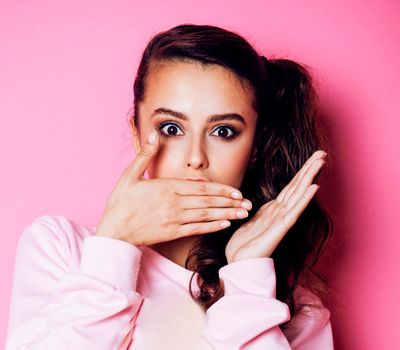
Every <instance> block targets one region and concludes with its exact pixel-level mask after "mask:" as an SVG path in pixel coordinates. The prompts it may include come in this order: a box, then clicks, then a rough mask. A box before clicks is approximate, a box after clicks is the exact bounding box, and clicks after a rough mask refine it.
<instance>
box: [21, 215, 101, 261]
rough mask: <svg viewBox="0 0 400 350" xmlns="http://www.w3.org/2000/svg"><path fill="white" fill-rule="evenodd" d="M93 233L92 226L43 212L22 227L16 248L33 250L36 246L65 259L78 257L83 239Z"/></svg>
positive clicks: (63, 216)
mask: <svg viewBox="0 0 400 350" xmlns="http://www.w3.org/2000/svg"><path fill="white" fill-rule="evenodd" d="M94 234H95V233H94V228H93V227H89V226H86V225H84V224H81V223H78V222H76V221H74V220H72V219H70V218H68V217H66V216H65V215H51V214H44V215H41V216H38V217H36V218H35V219H34V220H33V221H32V222H31V223H30V224H28V225H27V226H25V227H24V229H23V231H22V234H21V236H20V238H19V243H18V245H19V247H18V249H23V250H32V251H33V250H34V248H36V249H40V250H42V251H47V252H48V254H51V253H54V254H60V255H62V256H63V257H64V258H67V259H68V258H74V257H75V258H79V256H80V253H81V249H82V245H83V241H84V239H85V238H86V237H90V236H93V235H94ZM54 254H53V255H54Z"/></svg>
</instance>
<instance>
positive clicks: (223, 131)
mask: <svg viewBox="0 0 400 350" xmlns="http://www.w3.org/2000/svg"><path fill="white" fill-rule="evenodd" d="M216 130H217V131H218V132H217V134H218V136H219V137H221V138H222V139H225V140H231V139H234V138H235V137H236V136H238V135H239V132H238V131H237V130H236V129H235V128H232V127H230V126H219V127H218V128H217V129H216ZM229 132H230V133H229Z"/></svg>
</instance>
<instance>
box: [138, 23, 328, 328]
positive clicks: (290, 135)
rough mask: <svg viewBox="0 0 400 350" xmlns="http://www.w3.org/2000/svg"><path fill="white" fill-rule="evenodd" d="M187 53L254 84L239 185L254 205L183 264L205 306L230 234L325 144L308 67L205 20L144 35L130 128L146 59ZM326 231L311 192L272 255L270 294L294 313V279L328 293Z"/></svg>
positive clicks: (216, 288) (212, 298)
mask: <svg viewBox="0 0 400 350" xmlns="http://www.w3.org/2000/svg"><path fill="white" fill-rule="evenodd" d="M187 59H189V60H194V61H197V62H201V63H203V64H217V65H220V66H222V67H225V68H226V69H228V70H230V71H231V72H233V73H235V74H236V76H237V77H239V79H240V81H241V82H243V83H244V84H245V86H249V87H250V88H251V89H252V91H253V95H254V100H253V104H254V107H255V110H256V111H258V118H257V126H256V135H255V140H254V141H255V147H256V150H257V152H256V155H255V157H254V159H253V160H252V161H251V163H250V165H249V167H248V169H247V170H246V173H245V176H244V178H243V182H242V186H241V188H240V190H241V191H242V193H243V196H244V198H248V199H250V200H251V202H252V203H253V208H252V210H251V211H250V212H249V216H248V217H247V218H246V219H242V220H232V222H231V226H230V227H228V228H226V229H223V230H221V233H219V234H218V235H215V234H214V233H210V234H205V235H203V236H202V237H201V238H199V240H197V242H196V243H195V244H194V246H193V247H192V249H191V250H190V252H189V255H188V257H187V259H186V263H185V267H186V268H188V266H189V262H191V266H192V267H193V268H194V272H193V275H192V278H193V276H194V273H195V272H198V279H197V283H198V285H199V287H200V293H199V294H198V295H196V296H195V295H193V293H192V290H191V287H190V285H189V286H188V287H189V291H190V294H191V296H192V298H193V299H194V300H196V302H198V303H199V304H200V305H202V306H203V307H204V309H205V310H206V309H208V308H209V307H210V306H211V305H212V304H213V303H214V302H216V301H217V300H218V299H219V298H220V297H222V296H223V294H224V287H223V281H222V280H220V279H219V275H218V271H219V269H220V268H221V267H222V266H224V265H226V264H227V260H226V257H225V246H226V244H227V242H228V241H229V239H230V237H231V236H232V234H233V233H234V232H235V231H236V230H237V229H238V228H239V227H240V226H241V225H243V224H244V223H245V222H247V221H248V220H250V219H251V218H252V217H253V216H254V214H255V213H256V212H257V210H258V209H259V208H260V207H261V206H262V205H263V204H265V203H266V202H269V201H271V200H273V199H275V198H276V197H277V196H278V194H279V192H280V191H281V190H282V189H283V188H284V187H285V186H286V185H287V184H288V183H289V182H290V181H291V180H292V178H293V177H294V176H295V174H296V173H297V172H298V171H299V170H300V168H301V167H302V166H303V164H304V163H305V161H306V160H307V159H308V158H309V157H311V155H312V154H313V153H314V152H315V151H316V150H318V149H321V148H322V149H324V150H326V145H325V144H322V142H323V138H322V135H323V134H322V131H321V128H320V127H319V126H318V124H317V123H318V109H317V96H316V93H315V89H314V86H313V82H312V78H311V76H310V73H309V72H308V70H307V69H306V68H305V67H304V66H303V65H301V64H299V63H297V62H294V61H292V60H288V59H267V58H265V57H264V56H260V55H259V54H258V53H257V52H256V51H255V49H254V48H253V47H252V46H251V45H250V44H249V43H248V42H247V41H246V40H245V39H244V38H243V37H242V36H240V35H239V34H237V33H234V32H231V31H228V30H226V29H222V28H219V27H216V26H211V25H194V24H182V25H178V26H176V27H174V28H171V29H169V30H167V31H164V32H160V33H158V34H156V35H155V36H153V38H152V39H151V40H150V41H149V43H148V44H147V46H146V48H145V50H144V52H143V55H142V58H141V61H140V64H139V68H138V71H137V75H136V79H135V82H134V108H133V113H134V116H135V118H134V124H135V126H136V127H138V121H139V118H138V112H139V109H138V107H139V105H140V103H141V102H142V101H143V99H144V94H145V90H146V84H147V80H148V76H149V70H150V69H151V68H150V64H151V63H152V62H157V61H160V60H163V61H164V60H187ZM315 181H316V179H315ZM315 181H314V182H315ZM332 229H333V225H332V220H331V218H330V216H329V215H328V213H327V212H326V210H325V209H324V208H323V207H322V205H321V203H320V201H319V199H318V198H317V197H316V196H314V197H313V198H312V200H311V201H310V202H309V204H308V206H307V207H306V209H305V210H304V211H303V213H302V214H301V215H300V217H299V218H298V220H297V221H296V223H295V224H294V225H293V226H292V227H291V229H290V230H289V231H288V232H287V234H286V235H285V237H284V238H283V239H282V241H281V242H280V243H279V245H278V246H277V248H276V249H275V251H274V252H273V254H272V256H271V258H272V259H273V260H274V266H275V272H276V282H277V286H276V297H277V299H278V300H280V301H282V302H285V303H286V304H287V305H288V306H289V309H290V313H291V315H292V316H293V315H294V314H295V313H297V312H298V311H299V310H300V308H299V307H298V305H297V304H296V301H295V299H294V297H293V293H294V290H295V288H296V287H297V286H298V285H303V286H304V287H305V288H307V289H308V290H310V291H311V292H313V293H314V294H316V295H317V296H319V298H320V300H322V302H323V303H324V301H325V300H326V298H327V295H328V290H329V288H328V286H327V282H326V280H325V279H324V277H323V276H322V275H321V274H320V273H318V272H317V271H316V269H315V265H316V263H317V261H318V259H319V257H320V255H321V252H322V250H323V248H324V247H325V246H326V243H327V242H328V240H329V238H330V237H331V235H332ZM191 281H192V280H191ZM321 306H322V307H323V305H321ZM287 323H288V322H287ZM287 323H285V324H283V325H281V326H283V327H284V326H285V325H286V324H287Z"/></svg>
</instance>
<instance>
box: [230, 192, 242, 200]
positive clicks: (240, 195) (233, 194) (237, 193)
mask: <svg viewBox="0 0 400 350" xmlns="http://www.w3.org/2000/svg"><path fill="white" fill-rule="evenodd" d="M231 196H232V198H236V199H242V198H243V197H242V194H241V193H240V192H236V191H235V192H232V193H231Z"/></svg>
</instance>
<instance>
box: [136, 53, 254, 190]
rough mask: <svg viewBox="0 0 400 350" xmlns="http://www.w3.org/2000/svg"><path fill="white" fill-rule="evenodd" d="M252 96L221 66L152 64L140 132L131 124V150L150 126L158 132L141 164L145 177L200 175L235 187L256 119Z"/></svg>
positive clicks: (246, 159) (243, 168)
mask: <svg viewBox="0 0 400 350" xmlns="http://www.w3.org/2000/svg"><path fill="white" fill-rule="evenodd" d="M252 98H253V96H252V92H251V91H249V90H247V89H245V88H244V86H243V85H242V84H241V83H240V81H239V80H238V78H237V77H236V76H234V75H233V74H232V73H231V72H229V71H228V70H227V69H225V68H223V67H221V66H218V65H208V66H204V67H202V66H201V65H200V63H198V62H193V61H191V62H188V61H173V62H172V61H168V62H162V63H160V62H159V63H157V65H156V66H155V67H154V68H152V70H151V74H150V76H149V80H148V85H147V88H146V92H145V98H144V101H143V102H142V103H141V105H140V106H139V116H140V117H139V118H140V120H139V129H140V130H136V129H135V128H134V126H133V122H132V123H131V127H132V132H133V136H134V141H135V147H136V151H138V150H139V147H140V145H143V144H145V142H146V137H147V135H148V134H149V133H150V132H151V129H152V128H156V129H157V130H158V134H159V135H160V148H159V150H158V152H157V153H156V154H155V156H154V158H153V159H152V161H151V163H150V165H149V167H148V168H147V172H148V175H149V178H150V179H151V178H165V177H168V178H176V179H186V178H188V177H202V178H205V179H206V180H207V181H213V182H219V183H224V184H228V185H230V186H233V187H235V188H240V186H241V183H242V180H243V177H244V173H245V171H246V168H247V165H248V163H249V161H250V160H251V157H252V150H253V139H254V134H255V127H256V121H257V112H256V111H255V110H254V109H253V107H252ZM135 117H136V116H135Z"/></svg>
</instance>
